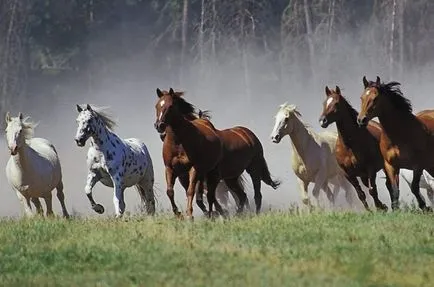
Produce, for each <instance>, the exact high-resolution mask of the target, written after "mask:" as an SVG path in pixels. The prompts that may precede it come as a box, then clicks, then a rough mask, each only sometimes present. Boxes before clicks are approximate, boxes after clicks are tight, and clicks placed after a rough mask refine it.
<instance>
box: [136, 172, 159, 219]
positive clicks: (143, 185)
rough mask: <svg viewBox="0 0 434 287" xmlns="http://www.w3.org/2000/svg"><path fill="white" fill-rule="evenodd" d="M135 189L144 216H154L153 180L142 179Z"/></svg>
mask: <svg viewBox="0 0 434 287" xmlns="http://www.w3.org/2000/svg"><path fill="white" fill-rule="evenodd" d="M137 188H138V190H139V193H140V197H141V198H142V200H143V202H144V204H145V209H146V214H147V215H154V214H155V195H154V180H153V179H152V178H144V179H142V180H141V181H140V182H139V183H138V185H137Z"/></svg>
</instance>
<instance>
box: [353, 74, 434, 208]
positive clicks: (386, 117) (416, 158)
mask: <svg viewBox="0 0 434 287" xmlns="http://www.w3.org/2000/svg"><path fill="white" fill-rule="evenodd" d="M363 84H364V87H365V89H364V91H363V94H362V96H361V101H362V104H361V110H360V112H359V115H358V117H357V122H358V124H359V125H360V126H366V125H367V123H368V121H369V120H370V119H372V118H374V117H378V119H379V120H380V123H381V125H382V127H383V133H382V134H381V137H380V150H381V154H382V156H383V159H384V166H385V170H386V175H387V177H388V179H389V180H390V182H391V184H392V193H391V194H390V197H391V201H392V209H394V210H396V209H398V208H399V169H400V168H407V169H412V170H413V181H412V183H411V191H412V192H413V194H414V195H415V197H416V199H417V201H418V204H419V208H421V209H422V210H424V211H432V208H431V207H428V206H427V205H426V203H425V199H424V198H423V197H422V195H421V194H420V187H419V181H420V177H421V175H422V171H423V170H424V169H426V170H427V171H428V172H429V173H430V174H431V175H433V176H434V149H433V147H434V110H424V111H422V112H420V113H418V114H416V115H414V114H413V110H412V106H411V103H410V101H409V100H408V99H407V98H405V97H404V96H403V94H402V92H401V90H400V88H399V85H400V84H399V83H398V82H390V83H387V84H385V83H381V81H380V77H377V80H376V81H375V82H373V81H369V82H368V81H367V80H366V77H363Z"/></svg>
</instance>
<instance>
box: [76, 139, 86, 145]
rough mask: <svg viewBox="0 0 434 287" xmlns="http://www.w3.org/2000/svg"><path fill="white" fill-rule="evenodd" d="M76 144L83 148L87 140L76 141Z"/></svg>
mask: <svg viewBox="0 0 434 287" xmlns="http://www.w3.org/2000/svg"><path fill="white" fill-rule="evenodd" d="M75 143H76V144H77V146H79V147H83V146H84V145H85V144H86V140H84V139H75Z"/></svg>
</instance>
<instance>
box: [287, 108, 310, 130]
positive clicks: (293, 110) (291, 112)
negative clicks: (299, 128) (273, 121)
mask: <svg viewBox="0 0 434 287" xmlns="http://www.w3.org/2000/svg"><path fill="white" fill-rule="evenodd" d="M279 112H284V113H285V115H290V114H294V115H295V116H296V117H297V118H298V119H299V120H300V122H301V123H302V124H303V125H304V126H305V127H306V128H307V129H310V128H311V126H310V125H309V124H308V123H306V122H304V121H303V120H302V119H301V117H302V115H301V113H300V111H299V110H298V109H297V106H296V105H291V104H288V103H287V102H285V103H284V104H282V105H280V109H279Z"/></svg>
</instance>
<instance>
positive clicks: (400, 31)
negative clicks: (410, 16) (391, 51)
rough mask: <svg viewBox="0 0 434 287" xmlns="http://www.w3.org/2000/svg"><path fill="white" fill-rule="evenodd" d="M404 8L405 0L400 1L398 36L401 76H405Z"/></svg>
mask: <svg viewBox="0 0 434 287" xmlns="http://www.w3.org/2000/svg"><path fill="white" fill-rule="evenodd" d="M404 9H405V0H401V1H400V2H399V19H398V21H399V23H398V28H399V29H398V37H399V78H401V79H402V77H403V76H404V53H405V51H404Z"/></svg>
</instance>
